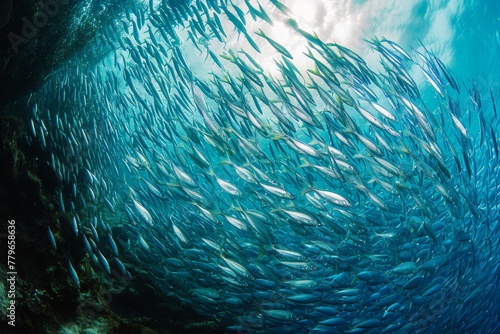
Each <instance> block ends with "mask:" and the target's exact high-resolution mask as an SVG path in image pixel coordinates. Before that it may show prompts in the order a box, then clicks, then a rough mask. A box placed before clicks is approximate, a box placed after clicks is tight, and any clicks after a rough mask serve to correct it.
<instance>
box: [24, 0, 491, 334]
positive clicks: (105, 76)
mask: <svg viewBox="0 0 500 334" xmlns="http://www.w3.org/2000/svg"><path fill="white" fill-rule="evenodd" d="M169 4H170V5H169ZM174 4H175V5H174ZM260 5H261V7H260V8H259V4H258V3H257V2H255V1H240V2H235V3H231V2H227V3H226V2H220V1H215V0H214V1H201V0H200V1H195V2H191V3H179V4H177V3H173V2H170V3H168V2H167V3H164V4H161V3H156V2H154V1H153V2H147V3H144V4H141V3H135V5H134V6H132V2H130V7H129V8H125V9H124V12H120V11H116V12H114V13H115V14H113V15H116V18H115V19H113V20H110V21H111V22H112V23H111V25H112V26H111V28H110V27H107V28H106V27H104V28H102V30H99V31H98V34H97V37H96V38H95V39H93V40H92V41H90V42H89V43H88V45H86V46H85V47H84V48H83V49H82V50H80V51H79V52H77V53H76V54H75V55H74V56H73V57H72V58H71V59H69V60H68V61H66V62H65V63H64V64H61V66H60V68H59V69H58V70H57V71H54V72H53V73H52V74H51V75H49V76H48V77H47V78H46V81H45V82H44V84H43V87H41V88H40V89H39V90H38V91H37V92H35V93H33V94H32V96H31V97H30V99H29V102H28V105H29V108H30V110H32V117H31V118H30V119H29V120H27V122H26V124H27V129H28V130H27V134H28V136H29V140H30V142H32V143H33V145H40V146H41V147H42V149H44V150H47V151H48V152H50V157H51V158H50V161H48V163H49V164H50V165H51V166H52V168H53V169H54V172H55V174H56V175H57V177H58V178H59V180H60V181H61V184H62V187H61V190H60V192H59V206H60V210H61V211H64V212H65V213H67V214H68V215H69V216H70V217H71V219H70V220H71V226H70V228H71V230H72V231H73V232H72V233H74V234H75V237H76V238H77V239H78V241H79V242H80V243H81V249H85V252H86V254H87V255H86V257H85V259H84V261H87V263H91V264H92V266H93V267H95V268H98V270H100V272H101V273H102V275H106V273H107V274H108V275H111V273H116V274H118V275H120V276H123V277H130V276H131V274H130V271H132V270H131V269H130V268H134V269H135V270H140V271H144V272H146V273H148V277H149V278H150V282H148V284H153V285H154V286H155V288H157V289H158V290H160V291H163V292H164V293H165V294H167V295H170V296H175V297H177V298H179V300H181V301H182V303H183V304H184V305H187V306H190V307H192V308H193V309H194V310H196V311H197V312H198V313H199V314H201V315H205V316H207V317H210V318H212V319H215V320H217V321H221V322H224V323H228V324H229V325H228V327H227V331H228V332H245V333H246V332H253V333H291V332H295V333H310V332H321V333H362V332H366V333H382V332H384V333H389V332H399V333H430V332H437V331H443V332H446V333H479V332H480V333H495V332H497V331H498V330H499V326H500V325H499V322H498V316H496V314H498V306H497V305H496V303H497V300H498V289H497V288H498V278H497V277H498V268H499V265H500V248H499V246H500V245H499V243H498V240H500V239H499V238H498V237H499V233H500V232H499V231H500V230H499V228H500V223H499V210H498V209H499V205H500V187H499V185H498V179H499V176H500V170H499V168H498V133H499V118H498V115H497V111H496V106H498V100H499V98H500V96H499V85H498V83H499V77H500V75H499V71H498V53H499V50H500V36H499V31H498V29H499V24H500V7H499V6H500V5H499V4H498V3H496V2H486V1H483V2H471V1H469V2H463V1H440V2H427V1H419V2H411V3H410V2H405V3H404V4H403V3H402V2H396V1H394V2H387V1H386V2H384V4H381V3H380V2H377V1H320V0H312V1H308V2H307V3H304V2H299V1H283V2H278V1H276V0H274V1H271V2H267V1H266V2H264V1H262V2H261V3H260ZM283 6H286V7H283ZM96 8H99V12H100V13H101V15H102V13H106V5H102V6H96ZM83 12H84V14H83V15H85V11H83ZM94 14H95V13H94ZM88 15H89V16H91V15H93V14H92V12H90V14H88ZM96 15H97V14H96ZM270 22H272V24H270ZM261 29H262V30H261ZM97 55H99V56H97ZM495 103H496V104H495ZM49 242H51V241H50V240H47V243H49ZM52 242H54V241H52ZM58 251H61V250H60V249H59V250H58ZM75 268H78V269H75ZM79 270H82V266H76V265H75V266H73V265H72V264H71V259H70V262H69V265H68V275H69V276H70V277H71V278H72V280H73V282H74V284H75V286H78V288H81V287H83V286H84V282H82V281H81V279H80V277H84V276H85V273H84V272H81V271H80V272H79Z"/></svg>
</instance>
